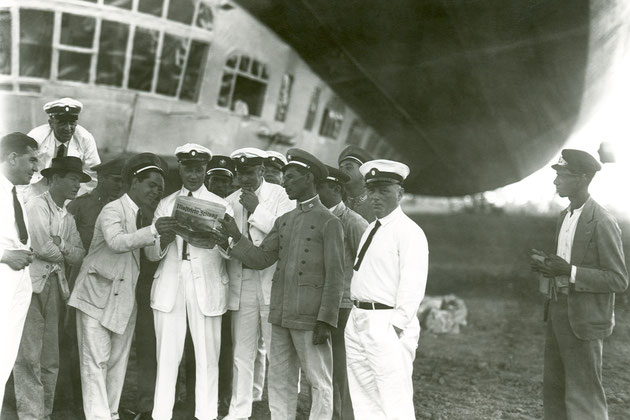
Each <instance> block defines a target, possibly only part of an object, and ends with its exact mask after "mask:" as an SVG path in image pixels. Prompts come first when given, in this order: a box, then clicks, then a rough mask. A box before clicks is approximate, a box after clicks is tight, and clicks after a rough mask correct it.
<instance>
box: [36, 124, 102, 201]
mask: <svg viewBox="0 0 630 420" xmlns="http://www.w3.org/2000/svg"><path fill="white" fill-rule="evenodd" d="M28 135H29V136H30V137H32V138H34V139H35V140H36V141H37V143H38V144H39V147H38V149H37V154H38V156H37V157H38V159H39V163H38V167H39V169H40V170H41V169H45V168H49V167H50V165H51V163H52V159H53V157H55V155H56V154H57V147H58V146H59V145H60V144H61V142H60V141H59V140H57V138H56V137H55V133H54V132H53V130H52V128H51V127H50V125H49V124H43V125H40V126H39V127H35V128H34V129H32V130H31V131H30V132H29V133H28ZM65 145H66V147H67V150H66V156H76V157H78V158H80V159H81V161H83V171H84V172H85V173H87V174H88V175H90V176H91V177H92V181H90V182H87V183H84V184H81V188H80V190H79V192H78V194H77V196H79V195H83V194H85V193H89V192H90V191H92V190H93V189H94V187H96V172H94V171H93V170H91V169H90V168H91V167H92V166H96V165H98V164H99V163H101V158H100V157H99V155H98V150H97V148H96V141H95V140H94V136H92V134H90V132H89V131H87V130H86V129H85V128H84V127H82V126H80V125H78V124H77V127H76V129H75V130H74V134H73V135H72V138H71V139H70V140H69V141H68V142H66V143H65ZM41 180H42V175H41V174H40V173H39V172H36V173H35V174H33V177H32V178H31V185H34V184H37V183H38V182H40V181H41ZM40 190H41V188H40V189H38V190H37V191H36V192H34V194H35V195H39V194H41V192H43V191H40Z"/></svg>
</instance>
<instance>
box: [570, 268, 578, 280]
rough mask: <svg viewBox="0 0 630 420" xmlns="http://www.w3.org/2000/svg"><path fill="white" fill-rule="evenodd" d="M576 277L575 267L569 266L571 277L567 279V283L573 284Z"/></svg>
mask: <svg viewBox="0 0 630 420" xmlns="http://www.w3.org/2000/svg"><path fill="white" fill-rule="evenodd" d="M576 276H577V267H576V266H574V265H572V266H571V277H569V282H570V283H573V284H575V277H576Z"/></svg>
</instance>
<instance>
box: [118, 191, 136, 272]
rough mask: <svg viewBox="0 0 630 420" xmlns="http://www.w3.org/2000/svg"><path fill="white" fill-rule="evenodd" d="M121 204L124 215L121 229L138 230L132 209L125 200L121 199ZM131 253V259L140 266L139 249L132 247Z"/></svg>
mask: <svg viewBox="0 0 630 420" xmlns="http://www.w3.org/2000/svg"><path fill="white" fill-rule="evenodd" d="M121 204H122V210H123V214H124V217H125V223H124V224H123V229H125V233H133V232H135V231H137V230H138V229H137V228H136V218H135V217H134V216H133V211H131V209H130V208H128V206H127V203H126V202H125V200H121ZM131 255H133V260H134V261H135V263H136V265H137V266H138V267H140V260H139V258H140V251H139V250H138V249H134V250H133V251H131Z"/></svg>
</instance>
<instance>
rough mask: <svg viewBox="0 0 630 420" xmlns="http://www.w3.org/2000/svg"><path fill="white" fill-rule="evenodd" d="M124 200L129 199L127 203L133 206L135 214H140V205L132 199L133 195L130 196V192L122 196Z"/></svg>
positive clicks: (132, 209)
mask: <svg viewBox="0 0 630 420" xmlns="http://www.w3.org/2000/svg"><path fill="white" fill-rule="evenodd" d="M122 199H123V200H126V201H127V205H129V207H131V211H132V212H133V214H134V215H136V214H138V209H139V207H138V205H137V204H136V203H135V202H134V201H133V200H132V199H131V197H129V194H127V193H125V195H123V196H122Z"/></svg>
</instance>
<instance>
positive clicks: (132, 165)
mask: <svg viewBox="0 0 630 420" xmlns="http://www.w3.org/2000/svg"><path fill="white" fill-rule="evenodd" d="M151 169H154V170H158V171H160V172H161V173H162V175H164V176H166V174H167V173H168V164H167V163H166V162H165V161H164V160H163V159H161V158H160V157H159V156H157V155H154V154H153V153H147V152H145V153H139V154H137V155H135V156H133V157H131V158H129V160H128V161H127V162H126V163H125V166H124V167H123V171H122V175H123V179H124V180H126V181H129V180H131V178H132V177H134V176H136V175H138V174H140V173H142V172H144V171H148V170H151Z"/></svg>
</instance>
